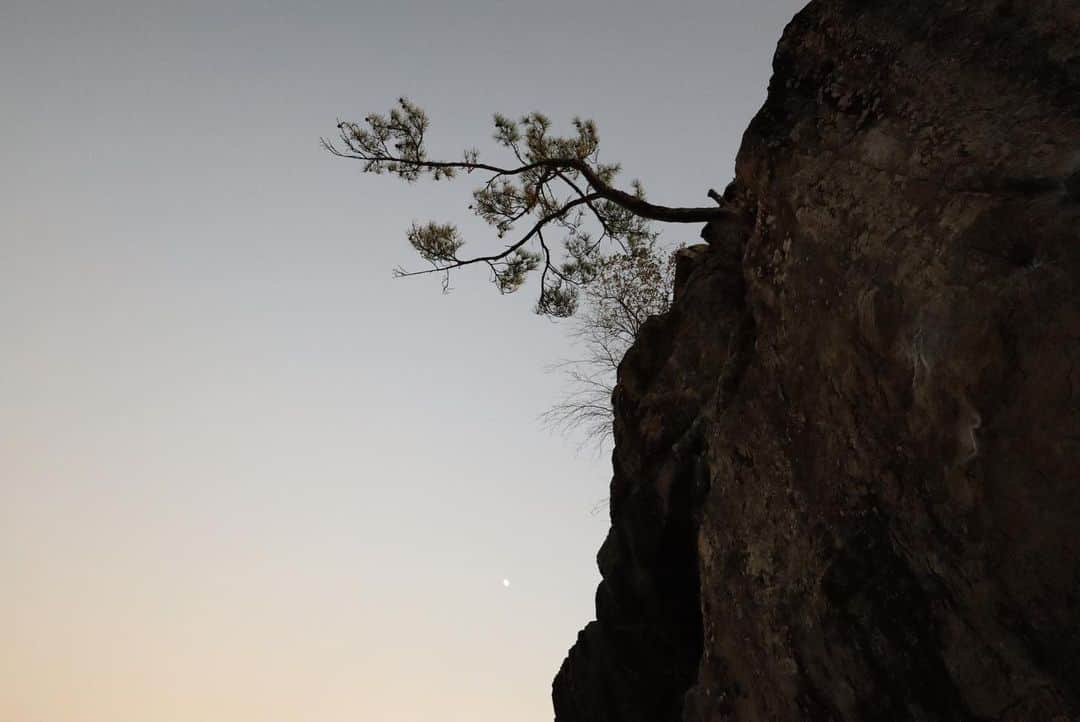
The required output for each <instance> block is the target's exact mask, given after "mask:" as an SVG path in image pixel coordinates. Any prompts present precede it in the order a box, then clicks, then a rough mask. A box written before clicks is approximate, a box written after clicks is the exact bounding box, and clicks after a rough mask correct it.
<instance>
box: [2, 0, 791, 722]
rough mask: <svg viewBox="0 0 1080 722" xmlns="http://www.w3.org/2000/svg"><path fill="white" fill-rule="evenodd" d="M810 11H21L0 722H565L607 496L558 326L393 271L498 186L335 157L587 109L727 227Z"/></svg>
mask: <svg viewBox="0 0 1080 722" xmlns="http://www.w3.org/2000/svg"><path fill="white" fill-rule="evenodd" d="M800 4H801V3H799V2H794V1H791V0H788V1H781V0H769V1H767V2H755V3H735V2H720V1H714V2H696V1H695V2H673V3H666V4H661V3H642V2H599V1H598V2H591V3H581V2H564V1H562V0H559V1H556V2H548V3H535V2H534V3H525V2H514V1H508V2H493V1H487V0H469V1H468V2H457V3H436V2H432V1H431V0H407V1H405V2H386V3H374V2H351V3H346V2H331V1H321V2H320V1H316V2H307V3H299V2H284V1H271V0H266V1H263V2H258V1H256V0H243V1H240V2H225V3H221V2H185V3H175V2H171V3H165V2H160V1H151V2H145V1H144V2H135V1H134V0H131V1H127V2H123V1H120V0H100V1H99V2H95V3H88V2H78V3H76V2H50V1H49V0H37V1H36V2H25V1H23V0H14V1H13V0H6V2H5V3H4V5H3V8H2V9H0V98H2V102H3V108H4V111H3V112H2V113H0V163H2V165H3V168H4V172H3V173H0V339H2V343H3V349H4V354H3V355H2V356H0V578H2V579H3V580H4V587H3V588H4V592H3V593H2V594H0V722H174V721H175V722H218V721H220V722H308V721H310V722H337V721H339V720H340V721H345V720H358V721H360V720H362V721H363V722H421V721H423V722H429V721H430V720H432V719H439V720H441V722H453V721H454V720H462V721H465V720H468V721H469V722H496V721H498V722H504V721H505V720H517V721H519V722H532V721H537V722H538V721H540V720H545V719H549V718H550V715H551V713H550V701H549V685H550V680H551V678H552V676H553V675H554V673H555V671H556V669H557V668H558V665H559V663H560V662H561V660H562V658H563V656H564V655H565V653H566V651H567V649H568V648H569V647H570V645H571V644H572V642H573V640H574V637H575V634H576V632H577V630H578V629H579V628H580V627H582V626H583V625H584V624H585V623H586V622H587V621H588V620H589V619H591V618H592V615H593V609H592V598H593V591H594V587H595V584H596V582H597V581H598V575H597V573H596V570H595V563H594V555H595V552H596V549H597V548H598V547H599V544H600V542H601V540H602V539H603V535H604V533H605V531H606V527H607V518H606V513H604V512H601V513H599V514H595V515H593V514H590V510H592V509H593V507H594V505H595V504H596V503H597V502H598V501H599V500H601V499H602V498H604V497H605V496H606V494H607V483H608V479H609V476H610V468H609V467H610V465H609V463H608V461H607V459H605V458H603V457H599V458H596V457H593V456H590V455H588V454H586V455H579V454H577V453H576V452H575V443H574V442H573V441H572V440H565V439H562V438H559V437H557V436H552V435H551V434H549V433H547V432H545V431H543V430H542V429H541V428H540V426H539V425H538V423H537V421H536V417H537V415H538V414H539V413H541V412H542V411H544V410H545V409H546V408H547V407H548V406H549V405H550V404H551V403H552V402H553V401H554V400H555V399H556V398H557V397H558V396H559V391H560V383H561V382H560V379H559V378H558V376H555V375H550V374H545V372H544V369H545V367H546V366H548V365H549V364H551V363H553V362H556V361H558V360H560V359H562V358H565V357H567V356H569V355H572V349H571V348H570V347H569V345H568V343H567V341H566V339H565V329H564V328H562V327H560V326H559V325H557V324H553V323H551V322H549V321H546V320H543V319H540V318H538V317H536V316H534V315H532V314H531V306H532V304H533V302H534V297H533V295H532V294H531V292H530V289H526V290H525V291H523V292H522V293H521V294H519V295H517V296H513V297H500V296H499V295H498V294H497V293H496V292H495V290H494V289H493V288H492V287H491V286H490V285H489V284H488V283H487V282H486V278H485V276H484V274H483V273H482V272H480V271H477V272H475V273H462V274H460V275H459V276H458V277H456V278H455V279H454V286H455V289H456V290H455V291H454V293H452V294H451V295H449V296H442V295H441V292H440V287H439V283H438V281H437V280H436V279H431V278H425V279H409V280H393V279H391V274H390V269H391V268H392V267H393V266H395V265H397V264H400V263H405V264H410V263H413V257H412V254H411V251H410V250H409V249H408V248H407V246H406V244H405V242H404V240H403V232H404V229H405V228H406V227H407V226H408V224H409V223H410V222H411V221H412V220H427V219H429V218H431V219H436V220H461V219H464V215H463V211H464V207H465V205H466V204H467V202H468V191H469V189H470V188H471V185H470V183H469V182H468V180H467V179H466V180H465V181H464V182H463V183H460V184H455V185H445V186H440V187H432V186H430V185H416V186H412V187H409V186H406V185H404V184H400V183H398V182H396V181H395V180H393V179H391V178H387V177H383V178H376V177H368V176H364V175H362V174H361V173H360V172H359V168H358V167H357V166H356V165H353V164H350V163H347V162H345V161H341V160H334V159H332V158H330V157H329V156H328V155H326V154H325V153H323V152H322V151H321V150H320V149H319V146H318V138H319V136H320V135H327V134H331V133H332V132H333V130H334V123H335V120H336V119H337V118H338V117H341V118H360V117H362V116H363V115H364V114H366V113H367V112H370V111H384V110H386V109H387V108H388V107H389V106H390V105H391V104H392V103H393V101H394V99H395V98H396V97H397V96H398V95H401V94H405V95H408V96H409V97H410V98H412V99H413V100H415V101H416V102H418V103H419V104H421V105H422V106H424V107H425V108H426V109H427V110H428V111H429V113H430V115H431V117H432V122H433V125H432V129H431V131H430V138H431V144H432V148H431V150H432V152H433V153H434V154H438V153H439V151H440V150H443V151H445V152H446V153H448V154H453V155H457V153H458V152H459V151H460V149H461V148H462V147H465V146H478V147H479V148H481V150H486V149H490V148H491V146H490V145H489V144H488V142H487V141H488V138H489V137H490V127H491V126H490V116H491V113H492V112H493V111H501V112H504V113H507V114H511V115H519V114H521V113H524V112H528V111H531V110H535V109H539V110H543V111H544V112H546V113H548V114H549V115H550V116H551V117H552V118H553V119H554V120H555V122H556V124H557V126H559V124H562V123H565V122H566V121H568V120H569V118H570V117H571V116H573V115H575V114H582V115H585V116H589V117H592V118H594V119H595V120H596V121H597V122H598V124H599V127H600V133H601V148H602V154H603V157H604V158H605V159H607V160H620V161H622V162H623V164H624V168H625V173H626V178H627V179H629V178H631V177H635V176H636V177H640V178H641V179H642V180H643V181H644V182H645V185H646V188H647V189H648V190H649V191H650V197H651V198H652V199H654V200H655V201H657V202H661V203H668V204H672V205H702V204H707V203H708V201H707V199H706V198H705V191H706V190H707V189H708V188H709V187H716V188H718V189H721V188H723V186H724V184H725V183H727V182H728V180H730V177H731V174H732V169H733V157H734V152H735V150H736V148H737V146H738V143H739V140H740V137H741V134H742V131H743V129H744V128H745V126H746V123H747V121H748V120H749V119H750V117H751V116H752V115H753V113H754V112H755V111H756V110H757V108H758V106H759V105H760V103H761V101H762V100H763V99H764V92H765V86H766V82H767V80H768V76H769V63H770V59H771V56H772V53H773V49H774V47H775V43H776V40H777V39H778V38H779V35H780V32H781V30H782V29H783V26H784V25H785V24H786V22H787V21H788V20H789V19H790V17H791V16H792V15H793V13H794V12H795V11H796V10H797V8H798V6H799V5H800ZM223 6H224V7H223ZM559 127H565V126H559ZM492 150H493V149H492ZM462 225H463V228H464V229H465V230H466V231H468V239H469V241H470V243H471V244H472V245H473V247H475V248H480V247H482V244H484V243H491V242H492V240H493V239H492V238H491V237H490V235H489V234H486V233H485V232H484V230H483V229H482V228H480V227H478V226H477V225H476V224H475V223H463V224H462ZM698 230H699V229H698V228H696V227H684V228H669V229H668V230H667V232H666V238H668V239H669V240H671V241H672V242H680V241H691V242H693V241H695V240H696V236H697V232H698ZM504 577H506V578H509V579H510V580H511V581H512V586H511V587H510V588H509V589H506V588H503V586H502V583H501V582H502V579H503V578H504Z"/></svg>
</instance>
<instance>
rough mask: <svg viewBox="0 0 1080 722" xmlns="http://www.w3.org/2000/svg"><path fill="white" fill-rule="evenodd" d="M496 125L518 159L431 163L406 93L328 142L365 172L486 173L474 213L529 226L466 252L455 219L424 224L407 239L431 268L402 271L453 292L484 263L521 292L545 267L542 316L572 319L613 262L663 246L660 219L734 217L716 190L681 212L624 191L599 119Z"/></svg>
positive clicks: (424, 128) (507, 229)
mask: <svg viewBox="0 0 1080 722" xmlns="http://www.w3.org/2000/svg"><path fill="white" fill-rule="evenodd" d="M494 123H495V133H494V139H495V141H496V143H497V144H498V145H499V146H501V148H502V149H503V152H504V153H505V154H506V155H507V156H508V157H509V158H510V159H511V163H510V164H509V165H495V164H492V163H487V162H482V161H481V160H480V153H479V151H478V150H475V149H468V150H465V151H464V152H463V153H462V158H461V160H457V161H451V160H432V159H430V158H429V157H428V153H427V148H426V146H425V141H426V140H427V132H428V128H429V121H428V117H427V114H426V113H425V112H424V111H423V110H422V109H421V108H419V107H418V106H417V105H415V104H413V103H412V102H410V101H409V100H407V99H405V98H401V99H399V100H398V103H397V105H396V106H395V107H394V108H392V109H391V110H390V112H389V114H388V115H379V114H371V115H368V116H367V117H366V118H364V122H363V123H354V122H339V123H338V126H337V127H338V141H337V142H332V141H329V140H326V139H325V138H324V139H323V141H322V142H323V146H324V147H325V148H326V149H327V150H328V151H329V152H331V153H333V154H334V155H335V156H338V157H341V158H348V159H352V160H358V161H361V162H362V163H363V170H364V171H365V172H369V173H376V174H382V173H389V174H392V175H396V176H398V177H399V178H401V179H403V180H405V181H409V182H413V181H416V180H419V179H420V178H425V177H426V178H430V179H431V180H435V181H439V180H443V179H449V178H454V177H455V176H456V175H457V174H458V173H461V172H463V173H466V174H473V173H478V174H482V175H483V176H484V181H483V183H482V184H481V185H480V186H479V187H478V188H476V189H475V190H474V191H473V194H472V197H473V202H472V204H470V206H469V209H470V210H471V211H473V213H475V214H476V215H477V216H479V217H480V218H481V219H483V220H484V221H485V222H486V223H488V224H489V225H491V226H492V227H494V229H495V235H496V236H497V238H498V239H500V240H502V239H504V238H506V236H507V235H508V234H510V233H511V232H513V231H515V229H516V228H517V226H518V224H519V223H522V222H524V223H528V224H529V225H528V227H527V230H525V231H524V232H523V233H520V234H519V235H516V236H515V237H514V240H512V241H511V242H510V243H508V244H506V245H503V246H502V247H501V248H495V249H494V250H492V251H490V252H488V253H481V254H479V255H474V256H468V255H463V254H462V249H463V247H464V245H465V242H464V240H463V239H462V237H461V235H460V233H459V232H458V229H457V227H456V226H454V225H453V224H450V223H436V222H429V223H426V224H423V225H420V224H415V223H414V224H413V225H412V227H411V228H410V229H409V230H408V233H407V238H408V240H409V243H410V244H411V245H412V246H413V248H415V249H416V251H417V252H418V253H419V254H420V257H421V258H423V259H424V260H425V261H427V262H428V264H429V265H430V268H426V269H423V270H419V271H409V270H405V269H403V268H397V269H395V273H396V275H399V276H414V275H420V274H427V273H441V274H442V275H443V287H444V289H445V288H447V285H448V283H449V273H450V272H451V271H453V270H455V269H457V268H461V267H463V266H468V265H474V264H484V265H486V266H487V267H488V268H489V269H490V271H491V274H492V281H493V282H494V283H495V285H496V287H497V288H498V289H499V291H500V292H502V293H511V292H513V291H516V290H517V289H518V288H520V287H521V285H522V283H524V281H525V279H526V277H527V276H528V274H529V273H530V272H533V271H536V270H538V269H539V270H540V293H539V299H538V301H537V304H536V311H537V313H541V314H545V315H548V316H553V317H566V316H571V315H573V314H574V312H575V311H576V310H577V307H578V301H579V296H580V293H581V291H582V289H584V288H585V287H587V286H588V285H589V284H591V283H592V282H594V281H595V280H596V279H597V278H598V277H599V274H601V273H602V270H603V269H605V268H610V267H611V263H612V259H614V258H617V257H620V256H621V257H629V258H633V257H634V256H635V254H637V255H639V256H640V254H641V253H643V252H648V253H651V252H653V251H654V250H655V249H654V247H653V244H654V242H655V239H656V234H655V232H653V231H652V230H651V227H650V221H661V222H668V223H704V222H707V221H710V220H714V219H719V218H724V217H728V216H731V215H733V211H731V210H730V209H729V208H728V207H727V206H726V204H725V202H724V200H723V199H722V198H721V196H720V195H719V194H717V193H716V192H715V191H713V190H710V191H709V193H708V195H709V197H710V198H712V199H713V200H714V201H715V202H716V203H717V205H715V206H710V207H704V208H678V207H676V208H672V207H668V206H661V205H655V204H653V203H650V202H649V201H647V200H646V199H645V190H644V187H643V186H642V184H641V183H640V182H638V181H637V180H635V181H632V182H631V183H630V189H631V192H626V191H624V190H620V189H619V188H616V187H615V186H614V185H613V183H614V181H615V177H616V175H617V174H618V172H619V166H618V165H617V164H607V163H602V162H601V161H600V159H599V151H598V147H599V138H598V136H597V130H596V124H595V123H594V122H593V121H591V120H582V119H580V118H575V119H574V120H573V128H574V133H573V134H571V135H568V136H556V135H553V134H552V133H551V121H550V120H549V119H548V118H547V117H546V116H544V115H542V114H541V113H530V114H528V115H526V116H524V117H522V118H521V119H520V120H512V119H510V118H508V117H506V116H504V115H499V114H496V115H495V116H494ZM545 233H547V234H548V235H545ZM553 233H557V234H559V235H560V236H561V238H560V239H559V240H558V243H557V244H553V243H552V242H551V241H550V240H549V235H551V234H553Z"/></svg>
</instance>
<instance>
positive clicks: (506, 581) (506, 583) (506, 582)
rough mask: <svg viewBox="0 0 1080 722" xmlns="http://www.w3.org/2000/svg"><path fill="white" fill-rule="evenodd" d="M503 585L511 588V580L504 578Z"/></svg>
mask: <svg viewBox="0 0 1080 722" xmlns="http://www.w3.org/2000/svg"><path fill="white" fill-rule="evenodd" d="M503 586H504V587H506V588H507V589H509V588H510V580H509V579H503Z"/></svg>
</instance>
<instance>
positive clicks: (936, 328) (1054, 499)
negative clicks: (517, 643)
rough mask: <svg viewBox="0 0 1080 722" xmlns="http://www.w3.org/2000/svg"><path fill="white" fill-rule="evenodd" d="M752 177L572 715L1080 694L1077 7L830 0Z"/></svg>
mask: <svg viewBox="0 0 1080 722" xmlns="http://www.w3.org/2000/svg"><path fill="white" fill-rule="evenodd" d="M726 196H727V198H728V199H729V200H730V201H731V202H732V203H734V204H736V205H737V206H738V207H739V208H741V209H742V211H743V213H744V221H743V222H742V223H735V222H730V223H726V224H724V225H720V224H713V225H711V226H710V227H707V228H706V230H705V233H704V234H703V235H704V236H705V238H706V240H707V241H708V242H709V244H708V246H699V247H695V248H694V249H691V250H689V251H686V252H684V253H683V257H682V258H681V259H680V264H681V265H680V272H679V279H678V284H677V286H678V287H677V299H676V303H675V305H674V308H673V309H672V311H671V312H670V313H669V314H667V315H666V316H664V317H660V318H655V319H652V320H651V321H650V322H649V323H648V324H646V326H645V328H644V329H643V330H642V333H641V336H640V338H639V340H638V343H637V344H636V346H635V347H634V348H633V349H632V350H631V351H630V353H629V354H628V355H627V357H626V359H625V361H624V362H623V365H622V367H621V369H620V380H619V386H618V388H617V389H616V392H615V404H616V416H617V418H616V426H615V435H616V444H617V445H616V449H615V453H614V457H613V458H614V478H613V480H612V483H611V518H612V527H611V531H610V534H609V536H608V538H607V540H606V542H605V543H604V545H603V548H602V549H601V550H600V553H599V556H598V561H599V565H600V569H601V572H602V574H603V582H602V583H601V585H600V587H599V589H598V590H597V601H596V607H597V621H595V622H592V623H591V624H589V625H588V626H587V627H586V628H585V630H584V631H583V632H582V633H581V634H580V636H579V638H578V641H577V643H576V644H575V645H574V647H573V649H572V650H571V651H570V654H569V656H568V658H567V660H566V662H565V663H564V665H563V667H562V669H561V670H560V671H559V674H558V677H557V678H556V680H555V685H554V702H555V709H556V718H557V720H559V721H560V722H579V721H580V722H637V721H638V720H640V721H641V722H664V721H667V720H671V721H678V720H684V721H685V722H719V721H720V720H739V721H747V722H749V721H759V720H760V721H765V720H935V721H936V720H950V721H951V720H1000V721H1006V720H1016V721H1017V722H1019V721H1024V722H1027V721H1035V720H1058V719H1059V720H1071V719H1080V298H1078V296H1077V290H1078V285H1080V4H1078V3H1077V2H1076V0H1025V1H1024V2H1019V1H1015V2H1014V1H1010V0H984V1H978V2H958V1H955V0H941V1H938V2H931V1H930V0H911V1H909V2H904V3H897V2H881V1H871V0H863V1H860V2H857V1H855V0H815V1H814V2H812V3H810V5H809V6H808V7H807V8H806V9H805V10H804V11H803V12H801V13H800V14H799V15H798V16H797V17H796V18H795V20H794V21H793V22H792V23H791V25H790V26H789V27H788V28H787V30H786V31H785V33H784V36H783V39H782V40H781V42H780V46H779V48H778V50H777V53H776V58H775V62H774V76H773V79H772V82H771V84H770V87H769V94H768V100H767V101H766V103H765V106H764V107H763V108H762V110H761V112H760V113H759V114H758V115H757V117H756V118H755V119H754V120H753V122H752V123H751V125H750V128H749V129H748V130H747V132H746V135H745V137H744V139H743V145H742V149H741V151H740V153H739V157H738V161H737V168H736V180H735V182H734V183H733V184H732V186H730V187H729V189H728V191H727V193H726Z"/></svg>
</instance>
